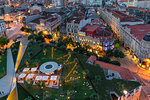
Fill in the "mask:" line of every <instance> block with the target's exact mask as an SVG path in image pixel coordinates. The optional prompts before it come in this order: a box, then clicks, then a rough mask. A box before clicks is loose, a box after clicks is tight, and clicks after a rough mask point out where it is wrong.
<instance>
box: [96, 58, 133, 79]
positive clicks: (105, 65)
mask: <svg viewBox="0 0 150 100" xmlns="http://www.w3.org/2000/svg"><path fill="white" fill-rule="evenodd" d="M96 64H99V65H100V66H101V67H102V68H106V69H110V70H113V71H116V72H119V73H120V76H121V77H122V79H125V80H135V78H134V77H133V75H132V74H131V72H130V71H129V69H127V68H124V67H120V66H115V65H112V64H108V63H105V62H101V61H97V60H96V61H95V65H96Z"/></svg>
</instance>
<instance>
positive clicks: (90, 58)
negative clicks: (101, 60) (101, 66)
mask: <svg viewBox="0 0 150 100" xmlns="http://www.w3.org/2000/svg"><path fill="white" fill-rule="evenodd" d="M95 59H96V56H90V57H89V58H88V61H90V62H93V61H94V60H95Z"/></svg>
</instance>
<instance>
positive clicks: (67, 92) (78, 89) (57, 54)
mask: <svg viewBox="0 0 150 100" xmlns="http://www.w3.org/2000/svg"><path fill="white" fill-rule="evenodd" d="M34 45H35V44H34ZM31 47H32V50H34V49H35V50H36V49H37V47H38V46H31ZM36 52H37V51H36ZM25 54H28V48H27V50H26V52H25ZM69 55H71V56H69ZM24 57H25V58H26V59H27V55H24ZM28 57H29V56H28ZM25 58H23V59H25ZM75 59H76V56H75V55H74V54H71V53H68V52H67V51H61V50H59V49H54V50H53V58H52V47H50V46H48V47H45V48H44V49H43V50H42V51H41V52H40V53H39V52H38V54H37V55H36V56H34V58H32V59H30V60H28V63H29V64H28V66H29V67H31V68H32V67H37V66H40V65H41V64H43V63H45V62H48V61H56V62H57V63H58V64H64V63H65V65H63V69H62V73H61V77H62V78H63V79H64V78H66V82H65V83H64V84H63V86H61V87H59V89H52V88H46V87H45V88H43V89H40V88H39V87H38V86H31V87H30V88H27V87H26V86H25V85H24V84H21V85H22V87H24V89H25V90H26V91H28V92H29V93H30V94H32V95H33V96H34V98H36V99H37V100H43V98H44V99H45V100H49V99H46V98H45V97H46V96H45V92H46V91H47V92H48V94H49V96H48V97H49V98H50V99H51V100H55V99H58V100H66V99H67V98H68V97H71V99H73V100H85V99H89V96H90V95H91V94H94V93H95V91H94V90H93V88H92V86H91V84H90V82H89V80H87V79H86V78H83V76H84V75H83V69H82V68H81V66H80V64H79V62H75ZM67 60H68V61H67ZM76 63H77V66H76V67H74V65H75V64H76ZM24 67H27V66H26V65H24V64H22V66H20V69H19V70H20V72H22V70H23V68H24ZM73 67H74V69H72V68H73ZM71 70H72V71H71ZM70 71H71V73H70V74H69V76H68V77H66V76H67V75H68V73H69V72H70ZM19 98H21V99H20V100H23V99H24V98H22V97H21V96H20V97H19Z"/></svg>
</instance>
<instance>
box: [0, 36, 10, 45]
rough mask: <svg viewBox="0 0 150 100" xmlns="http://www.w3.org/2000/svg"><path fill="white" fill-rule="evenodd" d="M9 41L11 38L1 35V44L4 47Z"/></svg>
mask: <svg viewBox="0 0 150 100" xmlns="http://www.w3.org/2000/svg"><path fill="white" fill-rule="evenodd" d="M8 43H9V39H7V38H5V37H0V46H1V47H4V45H7V44H8Z"/></svg>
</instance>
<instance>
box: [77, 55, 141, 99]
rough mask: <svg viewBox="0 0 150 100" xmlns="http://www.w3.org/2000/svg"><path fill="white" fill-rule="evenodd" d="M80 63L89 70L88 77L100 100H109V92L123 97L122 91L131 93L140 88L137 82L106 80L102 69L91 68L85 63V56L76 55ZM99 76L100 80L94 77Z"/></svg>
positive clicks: (91, 66)
mask: <svg viewBox="0 0 150 100" xmlns="http://www.w3.org/2000/svg"><path fill="white" fill-rule="evenodd" d="M78 57H79V58H82V59H80V61H81V62H82V64H83V65H84V67H85V68H86V69H88V70H89V77H90V79H91V80H92V82H93V83H94V86H95V88H96V90H97V92H98V94H99V95H100V98H101V99H102V100H110V94H109V93H110V91H115V92H116V93H117V94H118V95H120V96H121V95H123V90H127V91H131V90H132V89H134V88H136V87H138V86H140V83H139V82H134V81H126V80H121V79H113V80H106V79H105V76H104V72H103V69H102V68H101V67H98V66H93V65H90V64H87V63H85V62H86V61H87V59H88V57H87V56H84V55H78ZM97 76H100V80H96V79H95V77H97Z"/></svg>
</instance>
